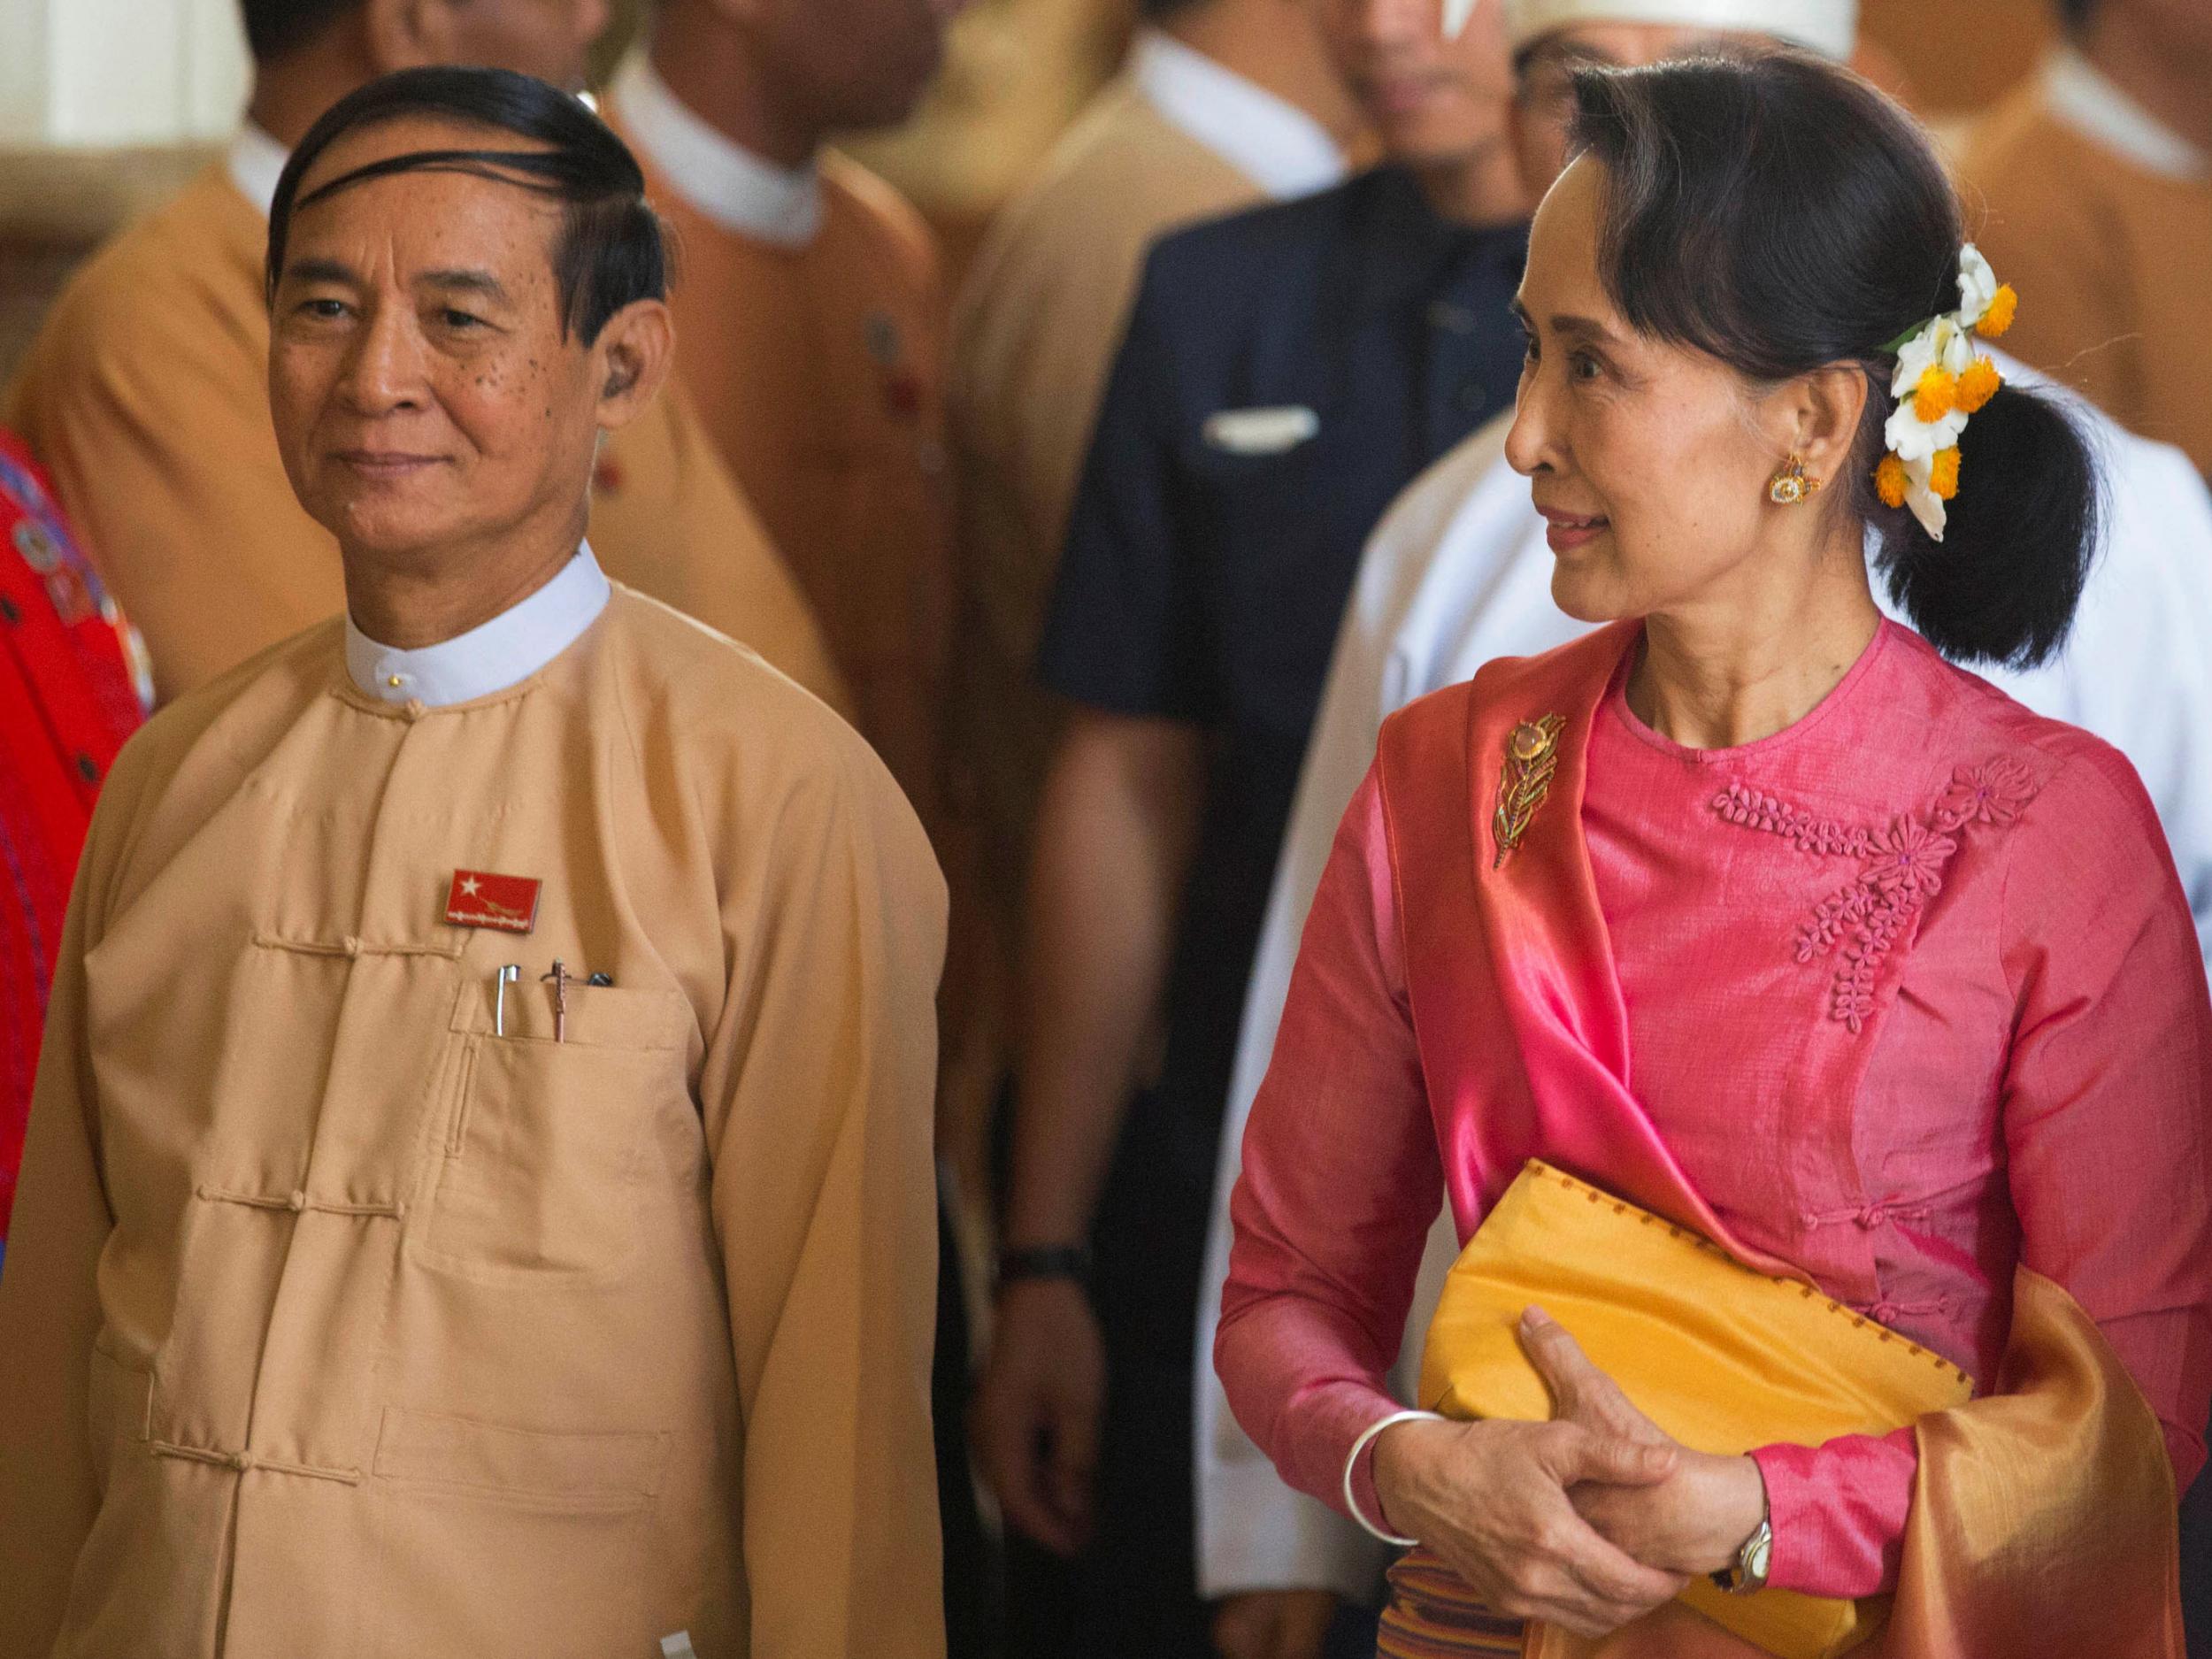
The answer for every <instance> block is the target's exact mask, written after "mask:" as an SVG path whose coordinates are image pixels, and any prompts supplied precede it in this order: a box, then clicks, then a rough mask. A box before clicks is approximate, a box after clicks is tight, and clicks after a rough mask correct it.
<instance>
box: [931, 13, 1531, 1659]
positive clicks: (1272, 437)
mask: <svg viewBox="0 0 2212 1659" xmlns="http://www.w3.org/2000/svg"><path fill="white" fill-rule="evenodd" d="M1319 17H1320V20H1321V25H1322V28H1323V32H1324V35H1325V38H1326V40H1327V42H1328V45H1329V48H1330V50H1331V54H1332V56H1333V58H1334V60H1335V62H1336V63H1337V65H1338V66H1339V68H1340V71H1341V72H1342V73H1343V75H1344V78H1345V80H1346V82H1347V83H1348V85H1349V86H1350V87H1351V88H1352V89H1353V92H1354V94H1355V96H1356V97H1357V98H1358V100H1359V104H1360V108H1361V111H1362V113H1363V115H1364V116H1365V117H1366V119H1368V120H1369V121H1370V122H1371V125H1372V127H1373V129H1374V131H1375V134H1376V135H1377V137H1378V140H1379V143H1380V146H1381V148H1382V150H1383V152H1384V155H1385V157H1386V161H1385V163H1384V165H1380V166H1378V167H1375V168H1372V169H1370V170H1369V171H1366V172H1364V173H1359V174H1357V175H1356V176H1355V177H1353V178H1352V179H1350V180H1347V181H1346V182H1345V183H1344V184H1342V185H1340V186H1338V187H1336V188H1333V189H1330V190H1326V191H1323V192H1321V193H1319V194H1317V195H1312V196H1305V197H1302V198H1301V199H1299V200H1296V201H1293V202H1289V203H1285V204H1277V205H1271V206H1265V207H1261V208H1256V209H1253V210H1251V211H1248V212H1245V213H1241V214H1238V215H1235V216H1233V217H1231V218H1228V219H1218V220H1215V221H1212V222H1210V223H1208V224H1205V225H1202V226H1199V227H1194V228H1191V229H1188V230H1184V231H1180V232H1178V233H1176V234H1173V235H1171V236H1169V237H1167V238H1166V239H1165V240H1164V241H1163V242H1160V243H1158V244H1157V245H1156V247H1155V249H1154V250H1153V251H1152V253H1151V254H1150V256H1149V257H1148V259H1147V260H1146V262H1145V267H1144V272H1143V274H1142V277H1141V280H1140V283H1139V286H1138V290H1137V296H1136V298H1135V300H1134V302H1133V306H1132V308H1131V311H1130V317H1129V322H1128V326H1127V331H1126V334H1125V339H1124V340H1123V342H1122V344H1121V346H1120V349H1119V351H1118V355H1117V357H1116V360H1115V363H1114V365H1113V368H1112V371H1111V373H1110V377H1109V380H1108V383H1107V388H1106V391H1105V395H1104V399H1103V403H1102V406H1101V410H1100V413H1099V417H1098V421H1097V426H1096V431H1095V433H1094V437H1093V440H1092V445H1091V450H1090V455H1089V457H1088V460H1087V466H1086V469H1085V472H1084V477H1083V480H1082V482H1081V484H1080V486H1079V489H1078V493H1077V496H1076V499H1075V503H1074V506H1073V509H1072V512H1071V518H1070V522H1069V528H1068V533H1067V538H1066V549H1065V553H1064V558H1063V560H1062V563H1061V567H1060V570H1059V572H1058V575H1057V579H1056V585H1055V589H1054V593H1053V598H1052V602H1051V606H1050V612H1049V620H1048V623H1047V626H1046V630H1045V634H1044V640H1043V644H1042V649H1041V658H1040V672H1041V678H1042V680H1043V682H1044V685H1045V687H1047V688H1048V690H1050V691H1052V692H1054V693H1056V694H1057V695H1059V696H1061V697H1064V698H1065V699H1066V700H1067V701H1068V702H1069V703H1071V705H1073V707H1072V710H1071V713H1070V714H1069V716H1068V718H1067V721H1066V725H1065V726H1064V731H1063V732H1062V733H1061V735H1060V737H1059V739H1058V741H1057V743H1056V747H1055V749H1054V751H1053V757H1052V760H1051V763H1050V768H1049V771H1048V777H1047V781H1046V783H1045V786H1044V790H1043V795H1042V799H1041V806H1040V810H1039V813H1038V820H1037V828H1036V836H1035V852H1034V856H1033V864H1032V868H1031V872H1030V888H1029V920H1028V927H1027V932H1026V941H1027V947H1026V950H1025V962H1024V974H1025V987H1024V995H1025V1010H1024V1016H1023V1019H1022V1028H1021V1033H1020V1040H1019V1048H1020V1058H1019V1071H1018V1101H1017V1107H1016V1112H1017V1117H1016V1132H1015V1145H1014V1163H1013V1172H1012V1181H1011V1189H1010V1195H1009V1198H1008V1202H1007V1206H1006V1214H1005V1232H1004V1236H1005V1244H1006V1249H1005V1251H1004V1253H1003V1254H1002V1261H1001V1272H1000V1279H1001V1291H1000V1295H999V1299H998V1304H997V1312H998V1325H997V1330H996V1333H995V1339H994V1344H993V1348H992V1352H991V1358H990V1362H989V1364H988V1366H987V1370H986V1372H985V1376H984V1379H983V1381H982V1383H981V1385H980V1386H979V1391H978V1398H977V1406H976V1410H975V1423H976V1434H977V1441H978V1450H979V1455H980V1457H981V1460H982V1463H983V1466H984V1469H985V1471H986V1473H987V1476H988V1477H989V1478H990V1479H991V1481H992V1484H993V1486H994V1489H995V1491H996V1492H997V1494H998V1495H999V1498H1000V1501H1001V1502H1002V1504H1003V1505H1004V1507H1005V1510H1006V1514H1007V1517H1008V1521H1009V1527H1010V1535H1009V1540H1008V1556H1009V1573H1010V1585H1011V1588H1012V1608H1013V1614H1014V1618H1015V1631H1014V1649H1015V1651H1016V1652H1017V1653H1024V1652H1033V1653H1038V1654H1049V1655H1055V1656H1056V1659H1057V1656H1058V1655H1087V1654H1098V1655H1123V1654H1127V1653H1134V1652H1142V1653H1147V1654H1156V1655H1185V1654H1190V1655H1204V1654H1210V1653H1211V1652H1212V1651H1214V1644H1215V1640H1216V1630H1215V1624H1216V1618H1217V1609H1215V1608H1213V1607H1212V1606H1211V1605H1210V1602H1209V1599H1208V1598H1207V1597H1206V1596H1205V1595H1203V1594H1202V1593H1201V1586H1199V1585H1198V1583H1197V1582H1196V1578H1195V1575H1194V1565H1195V1563H1194V1532H1193V1516H1192V1486H1191V1451H1190V1432H1191V1429H1190V1425H1191V1387H1192V1380H1193V1364H1192V1336H1193V1332H1194V1324H1195V1319H1196V1309H1197V1302H1198V1296H1199V1282H1198V1279H1199V1268H1200V1262H1201V1258H1202V1252H1203V1248H1204V1242H1205V1232H1206V1217H1207V1211H1208V1200H1209V1196H1210V1190H1211V1187H1212V1179H1213V1166H1214V1162H1215V1156H1216V1139H1217V1134H1218V1132H1219V1125H1220V1121H1221V1112H1222V1102H1223V1098H1224V1095H1225V1091H1226V1087H1227V1083H1228V1068H1229V1061H1230V1056H1231V1052H1232V1049H1233V1043H1234V1038H1235V1032H1236V1020H1237V1014H1238V1010H1239V1009H1240V1006H1241V1003H1242V1000H1243V993H1244V982H1245V976H1246V973H1247V971H1248V965H1249V961H1250V955H1251V949H1252V944H1253V939H1254V936H1255V934H1256V931H1257V927H1258V924H1259V917H1260V911H1261V908H1262V906H1263V902H1264V900H1265V897H1266V892H1267V887H1268V882H1269V879H1270V877H1271V873H1272V871H1273V867H1274V859H1275V852H1276V849H1277V847H1278V845H1279V841H1280V839H1281V833H1282V826H1283V819H1284V816H1285V814H1286V812H1287V810H1288V808H1289V803H1290V795H1291V791H1292V788H1293V787H1294V783H1295V781H1296V778H1297V770H1298V763H1299V757H1300V756H1301V754H1302V752H1303V749H1304V747H1305V740H1306V730H1307V726H1308V724H1309V722H1310V719H1311V718H1312V712H1313V706H1314V701H1315V698H1316V697H1317V695H1318V692H1319V688H1320V684H1321V679H1322V675H1323V673H1324V672H1325V669H1326V666H1327V662H1328V653H1329V648H1330V643H1331V641H1333V638H1334V636H1335V633H1336V626H1337V620H1338V616H1339V611H1340V606H1341V603H1342V601H1343V596H1344V594H1345V591H1346V589H1347V588H1348V585H1349V583H1350V580H1351V575H1352V570H1353V567H1354V565H1355V564H1356V560H1357V557H1358V554H1359V549H1360V546H1361V543H1362V542H1363V541H1364V539H1365V537H1366V535H1367V533H1368V531H1369V530H1370V529H1371V527H1372V526H1373V523H1374V520H1375V518H1376V517H1377V516H1378V515H1379V513H1380V512H1381V511H1382V510H1383V508H1384V507H1385V506H1386V505H1387V504H1388V503H1389V501H1390V499H1391V497H1392V496H1394V495H1395V494H1396V493H1397V492H1398V490H1399V489H1401V488H1402V487H1403V486H1404V485H1405V484H1406V483H1407V482H1408V481H1409V480H1410V479H1411V478H1412V477H1413V476H1414V474H1415V473H1416V472H1418V471H1419V470H1420V469H1421V468H1422V467H1424V466H1425V465H1427V464H1428V463H1429V462H1430V461H1432V460H1433V459H1434V458H1435V457H1437V456H1439V455H1440V454H1442V453H1443V452H1444V450H1445V449H1448V448H1449V447H1450V446H1451V445H1452V444H1453V443H1455V442H1457V441H1458V440H1459V439H1460V438H1461V437H1463V436H1464V435H1465V434H1467V433H1469V432H1471V431H1472V430H1473V429H1474V428H1475V427H1476V426H1479V425H1480V424H1481V422H1482V421H1483V420H1484V419H1486V418H1487V417H1488V416H1489V415H1491V414H1493V413H1494V412H1495V411H1498V410H1500V409H1502V408H1504V407H1506V406H1507V404H1508V403H1509V401H1510V399H1511V396H1512V388H1513V384H1514V380H1515V379H1516V378H1517V371H1518V365H1519V359H1520V344H1519V338H1518V332H1517V325H1515V324H1514V323H1513V321H1512V319H1511V315H1510V312H1509V309H1508V303H1509V299H1510V297H1511V295H1512V292H1513V288H1514V285H1515V284H1516V282H1517V280H1519V275H1520V265H1521V258H1522V254H1523V250H1524V248H1525V219H1524V215H1525V199H1524V196H1523V192H1522V190H1521V187H1520V180H1519V177H1518V173H1517V170H1516V168H1515V165H1514V162H1513V158H1512V156H1511V153H1510V147H1509V143H1508V142H1507V134H1506V118H1507V110H1508V106H1509V100H1510V95H1511V76H1510V73H1509V65H1508V64H1507V59H1506V53H1505V49H1504V42H1503V38H1502V34H1501V32H1500V28H1499V20H1498V15H1497V9H1496V6H1495V4H1484V5H1482V6H1481V7H1479V9H1478V11H1477V12H1476V16H1475V19H1474V21H1473V22H1472V23H1471V25H1470V26H1469V27H1467V28H1466V29H1465V31H1464V32H1463V33H1462V34H1461V35H1459V36H1458V37H1457V38H1455V39H1451V38H1448V37H1447V36H1446V35H1445V34H1444V32H1443V29H1442V24H1441V15H1440V8H1439V6H1438V4H1436V0H1323V4H1321V5H1320V6H1319ZM1163 1005H1164V1007H1165V1009H1166V1010H1167V1013H1166V1018H1165V1021H1164V1025H1165V1033H1164V1051H1163V1052H1162V1053H1161V1055H1160V1056H1159V1057H1158V1058H1157V1059H1156V1060H1155V1059H1154V1058H1153V1057H1152V1056H1150V1055H1149V1054H1148V1052H1147V1050H1148V1046H1149V1040H1150V1038H1151V1036H1152V1033H1153V1032H1154V1030H1155V1027H1156V1013H1157V1011H1158V1010H1160V1009H1161V1008H1162V1007H1163ZM1231 1587H1233V1588H1235V1589H1238V1590H1247V1589H1248V1590H1253V1591H1256V1592H1260V1593H1262V1594H1263V1596H1265V1599H1263V1600H1261V1601H1239V1602H1238V1603H1237V1604H1235V1605H1234V1606H1231V1607H1225V1608H1223V1609H1218V1617H1220V1618H1222V1619H1223V1620H1225V1629H1224V1631H1223V1632H1222V1633H1223V1634H1224V1635H1225V1637H1226V1639H1227V1640H1229V1641H1230V1642H1232V1643H1233V1644H1235V1645H1237V1646H1240V1647H1242V1646H1246V1645H1248V1644H1247V1628H1246V1627H1247V1625H1248V1624H1257V1625H1258V1626H1259V1627H1260V1628H1259V1631H1258V1632H1257V1634H1256V1637H1255V1638H1254V1640H1258V1641H1259V1642H1261V1643H1262V1644H1263V1650H1264V1651H1267V1652H1270V1653H1281V1654H1286V1655H1289V1654H1302V1655H1310V1654H1314V1653H1317V1652H1319V1651H1320V1649H1321V1643H1322V1640H1323V1635H1324V1632H1325V1630H1326V1629H1327V1627H1328V1625H1329V1624H1330V1622H1331V1620H1332V1617H1333V1612H1334V1609H1333V1596H1332V1595H1331V1594H1328V1593H1327V1592H1326V1591H1324V1592H1321V1593H1310V1592H1309V1593H1308V1594H1304V1595H1302V1596H1301V1597H1299V1598H1297V1599H1296V1600H1295V1601H1286V1600H1285V1599H1284V1598H1282V1597H1279V1596H1271V1595H1266V1593H1268V1592H1271V1591H1273V1590H1275V1589H1277V1588H1279V1587H1280V1586H1276V1585H1272V1584H1269V1583H1266V1582H1264V1581H1262V1582H1260V1583H1256V1584H1245V1585H1239V1586H1231ZM1349 1640H1352V1641H1353V1642H1354V1644H1355V1645H1356V1644H1357V1643H1358V1641H1359V1640H1361V1638H1360V1637H1359V1636H1358V1635H1357V1634H1356V1633H1354V1634H1352V1635H1351V1636H1350V1638H1349ZM1367 1640H1371V1636H1370V1637H1369V1638H1367Z"/></svg>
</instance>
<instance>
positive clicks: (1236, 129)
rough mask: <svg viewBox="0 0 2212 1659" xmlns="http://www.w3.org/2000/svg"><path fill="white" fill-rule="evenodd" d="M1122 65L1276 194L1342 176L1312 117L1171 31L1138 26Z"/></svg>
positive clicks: (1174, 118) (1330, 142) (1166, 108)
mask: <svg viewBox="0 0 2212 1659" xmlns="http://www.w3.org/2000/svg"><path fill="white" fill-rule="evenodd" d="M1129 73H1130V75H1131V77H1132V78H1133V80H1134V81H1136V84H1137V89H1138V90H1139V91H1141V92H1142V93H1143V94H1144V96H1145V97H1146V98H1147V99H1148V101H1149V102H1150V103H1151V104H1152V107H1153V108H1155V109H1156V110H1157V111H1159V112H1160V113H1161V114H1162V115H1163V116H1164V117H1165V118H1166V119H1168V120H1169V121H1170V122H1171V123H1172V124H1173V125H1174V126H1176V127H1180V128H1181V129H1182V130H1183V131H1184V132H1185V133H1186V134H1188V135H1189V136H1191V137H1192V138H1194V139H1196V140H1197V141H1198V142H1200V143H1202V144H1203V145H1205V147H1206V148H1207V149H1209V150H1212V151H1213V152H1214V153H1215V154H1216V155H1217V156H1219V157H1221V158H1222V159H1223V160H1225V161H1226V162H1228V163H1229V165H1232V166H1233V167H1235V168H1236V169H1237V170H1238V171H1240V172H1241V173H1245V174H1246V175H1247V176H1248V177H1249V178H1250V179H1251V180H1252V181H1253V182H1254V183H1256V184H1257V185H1258V186H1259V187H1260V188H1262V189H1263V190H1264V191H1266V192H1267V193H1268V195H1270V196H1274V197H1275V198H1276V199H1277V200H1279V201H1280V200H1285V199H1287V198H1288V197H1291V196H1307V195H1310V194H1311V193H1312V192H1314V191H1316V190H1325V189H1327V188H1329V187H1330V186H1331V185H1333V184H1336V183H1338V182H1340V180H1342V179H1343V177H1344V173H1345V166H1344V152H1343V150H1341V149H1340V148H1339V147H1338V145H1337V142H1336V140H1334V139H1333V138H1331V137H1330V136H1329V133H1328V129H1327V128H1326V127H1323V126H1322V125H1321V123H1320V122H1318V121H1317V120H1315V119H1313V117H1311V116H1310V115H1309V114H1307V113H1306V112H1305V111H1303V110H1302V109H1300V108H1299V107H1298V106H1297V105H1296V104H1291V103H1288V102H1286V100H1284V99H1282V98H1279V97H1277V96H1275V95H1274V94H1273V93H1271V92H1270V91H1268V90H1267V88H1264V87H1262V86H1259V85H1256V83H1254V82H1252V81H1247V80H1246V79H1245V78H1244V77H1243V76H1242V75H1240V74H1239V73H1236V71H1234V70H1233V69H1230V68H1228V67H1226V66H1225V65H1222V64H1219V63H1217V62H1216V61H1215V60H1214V59H1212V58H1209V57H1207V56H1206V54H1205V53H1203V52H1202V51H1197V50H1194V49H1192V48H1191V47H1188V46H1186V45H1184V44H1183V42H1180V41H1179V40H1177V39H1175V38H1174V36H1172V35H1167V34H1164V33H1163V32H1162V31H1160V30H1158V29H1146V30H1145V31H1144V32H1143V33H1142V34H1141V35H1139V36H1138V37H1137V42H1136V45H1135V47H1134V48H1133V50H1132V51H1131V53H1130V58H1129Z"/></svg>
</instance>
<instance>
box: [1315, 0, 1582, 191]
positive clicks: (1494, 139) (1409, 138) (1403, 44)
mask: <svg viewBox="0 0 2212 1659" xmlns="http://www.w3.org/2000/svg"><path fill="white" fill-rule="evenodd" d="M1317 11H1318V15H1319V17H1320V20H1321V28H1322V33H1323V35H1325V38H1326V39H1327V42H1328V45H1329V52H1330V55H1331V56H1332V57H1333V58H1335V60H1336V65H1337V68H1338V70H1339V71H1340V73H1342V75H1343V76H1344V80H1345V83H1346V84H1347V85H1348V86H1349V87H1350V88H1351V89H1352V96H1354V97H1355V98H1356V99H1357V100H1358V102H1359V105H1360V109H1361V111H1362V112H1363V113H1364V114H1365V116H1366V118H1367V120H1368V123H1369V125H1370V126H1371V127H1373V129H1374V132H1375V134H1376V136H1377V138H1378V139H1379V141H1380V142H1381V144H1382V147H1383V150H1384V152H1385V153H1386V155H1387V156H1388V157H1390V159H1391V160H1393V161H1397V162H1402V163H1405V164H1407V165H1412V166H1421V165H1444V164H1449V163H1451V162H1455V161H1460V160H1463V159H1465V158H1466V157H1470V156H1472V155H1476V154H1478V153H1479V152H1481V151H1483V150H1487V149H1489V148H1490V147H1491V146H1493V145H1494V144H1497V143H1499V142H1502V141H1503V140H1504V139H1505V138H1506V137H1507V136H1508V135H1509V128H1510V120H1511V111H1512V103H1513V73H1512V65H1511V62H1510V60H1509V57H1508V55H1507V52H1506V46H1505V24H1504V19H1503V16H1502V13H1503V11H1504V7H1503V5H1502V4H1501V0H1478V4H1476V6H1475V9H1474V14H1473V15H1472V16H1471V17H1470V18H1469V19H1467V27H1465V28H1463V29H1462V30H1461V31H1460V33H1459V35H1458V37H1457V38H1456V39H1451V40H1448V39H1446V38H1445V35H1444V24H1443V5H1442V0H1317ZM1550 176H1551V175H1550V174H1549V173H1547V174H1546V175H1545V178H1546V179H1547V180H1548V179H1549V178H1550Z"/></svg>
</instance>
